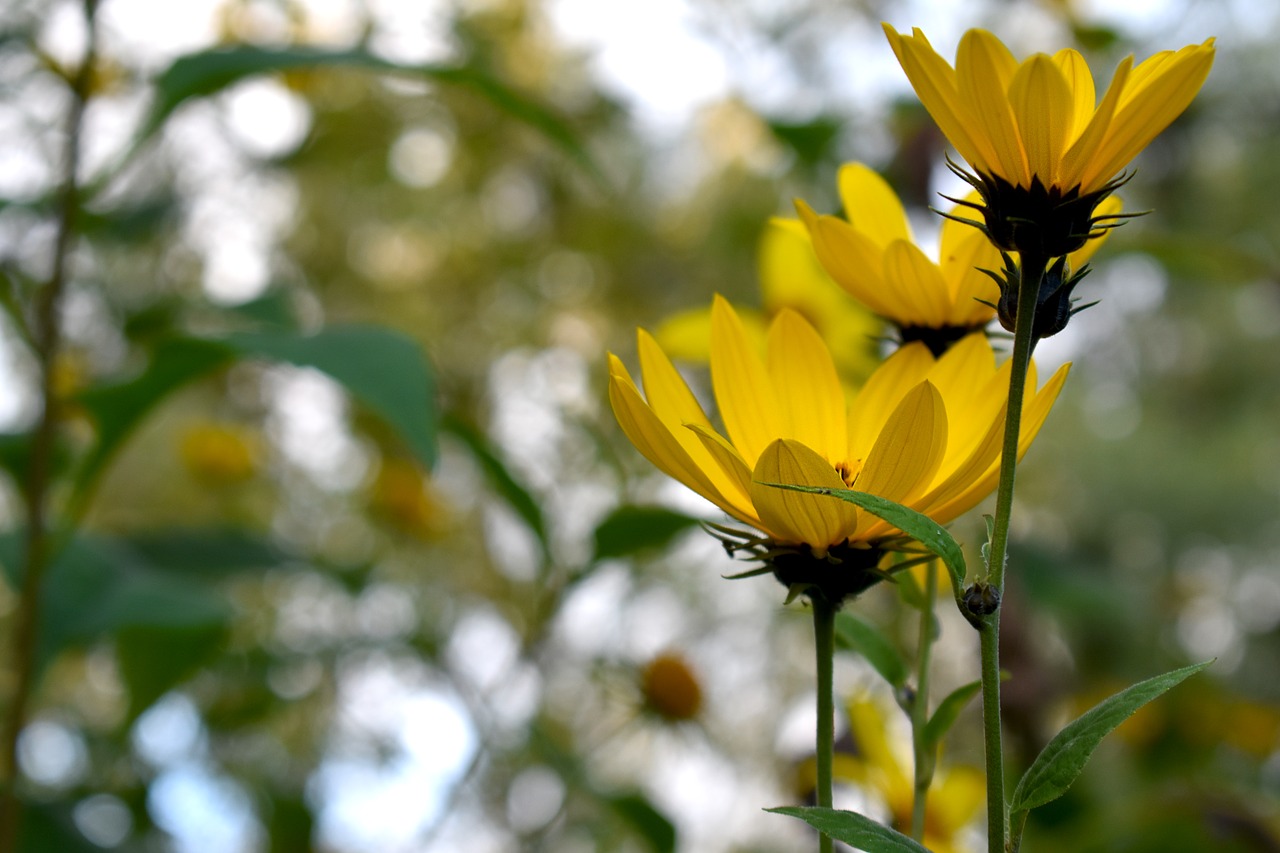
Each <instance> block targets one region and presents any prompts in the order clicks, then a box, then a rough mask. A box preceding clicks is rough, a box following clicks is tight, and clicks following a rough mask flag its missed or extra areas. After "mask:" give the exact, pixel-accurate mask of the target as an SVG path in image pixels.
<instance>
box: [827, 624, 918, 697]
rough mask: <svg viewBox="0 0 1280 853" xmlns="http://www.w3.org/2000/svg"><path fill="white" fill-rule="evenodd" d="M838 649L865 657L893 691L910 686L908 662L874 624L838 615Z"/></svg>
mask: <svg viewBox="0 0 1280 853" xmlns="http://www.w3.org/2000/svg"><path fill="white" fill-rule="evenodd" d="M836 645H837V646H839V647H840V648H842V649H849V650H851V651H854V652H857V653H858V654H860V655H862V657H863V658H865V659H866V661H867V663H869V664H871V665H872V666H873V667H875V670H876V672H878V673H880V676H881V677H882V678H883V679H884V680H885V681H887V682H889V683H890V684H892V685H893V686H894V687H901V686H902V685H904V684H906V683H907V677H908V673H909V669H908V667H907V662H906V661H904V660H903V659H902V655H900V654H898V650H897V649H896V648H894V645H893V643H891V642H889V638H888V637H886V636H885V635H884V634H882V633H881V632H880V629H878V628H876V627H875V626H874V625H872V624H871V623H869V622H864V621H862V620H861V619H859V618H858V617H857V616H854V615H853V614H852V613H837V614H836Z"/></svg>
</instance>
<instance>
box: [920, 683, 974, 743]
mask: <svg viewBox="0 0 1280 853" xmlns="http://www.w3.org/2000/svg"><path fill="white" fill-rule="evenodd" d="M981 690H982V682H981V681H971V682H969V683H968V684H965V685H963V686H961V687H957V688H956V689H955V690H952V691H951V692H950V693H948V694H947V698H945V699H943V700H942V702H940V703H939V704H938V707H937V709H936V710H935V711H934V712H933V716H932V717H930V718H929V722H927V723H925V726H924V742H925V744H928V745H933V744H938V743H941V742H942V739H943V738H944V737H946V735H947V732H948V731H950V730H951V727H952V726H953V725H955V722H956V719H957V718H958V717H959V716H960V712H961V711H963V710H964V706H965V705H968V704H969V701H970V700H971V699H973V697H974V696H976V695H977V694H978V693H979V691H981Z"/></svg>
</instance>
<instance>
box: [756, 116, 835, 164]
mask: <svg viewBox="0 0 1280 853" xmlns="http://www.w3.org/2000/svg"><path fill="white" fill-rule="evenodd" d="M843 127H844V122H843V121H842V120H840V119H839V118H836V117H835V116H818V117H817V118H815V119H813V120H812V121H806V122H800V123H792V122H784V121H770V122H769V130H771V131H772V132H773V135H774V136H775V137H776V138H777V139H778V141H779V142H781V143H782V144H784V145H786V146H787V147H788V148H790V149H791V150H792V151H794V152H795V154H796V158H797V159H798V160H799V161H800V162H801V163H802V164H803V165H805V166H810V167H812V166H817V165H819V164H821V163H823V162H825V161H826V160H828V159H830V158H831V156H832V154H833V153H834V152H835V147H836V142H837V141H838V140H839V138H840V130H841V128H843Z"/></svg>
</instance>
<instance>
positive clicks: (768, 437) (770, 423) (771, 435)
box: [711, 295, 783, 466]
mask: <svg viewBox="0 0 1280 853" xmlns="http://www.w3.org/2000/svg"><path fill="white" fill-rule="evenodd" d="M711 384H712V386H713V388H714V389H715V395H716V404H717V405H718V406H719V409H720V417H721V419H722V420H723V421H724V426H725V430H726V431H727V432H728V434H729V439H730V440H731V441H732V442H733V446H734V447H736V448H737V449H738V452H739V453H741V454H742V458H743V459H744V460H746V462H747V464H748V465H753V466H754V465H755V461H756V459H757V458H758V457H759V455H760V452H761V451H762V450H764V448H765V446H766V445H767V444H768V443H769V442H770V441H773V440H774V439H775V438H777V437H778V436H779V435H781V434H782V426H783V425H782V421H781V419H780V417H779V414H778V413H779V408H778V401H777V398H776V397H775V395H774V393H773V383H772V381H770V379H769V375H768V373H767V372H766V371H765V367H764V363H763V362H762V361H761V360H760V356H759V355H757V354H756V351H755V350H754V349H753V348H752V346H751V342H750V340H749V339H748V338H747V334H746V330H745V329H743V327H742V321H741V320H739V319H738V315H737V313H736V312H735V311H734V310H733V306H732V305H730V304H729V303H728V302H727V301H726V300H725V299H724V297H722V296H719V295H717V296H716V298H715V301H714V302H713V303H712V306H711Z"/></svg>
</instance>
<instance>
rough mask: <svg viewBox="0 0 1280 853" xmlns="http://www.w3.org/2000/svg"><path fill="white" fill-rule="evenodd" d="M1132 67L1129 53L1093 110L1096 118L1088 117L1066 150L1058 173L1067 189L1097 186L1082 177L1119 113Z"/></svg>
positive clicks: (1087, 188)
mask: <svg viewBox="0 0 1280 853" xmlns="http://www.w3.org/2000/svg"><path fill="white" fill-rule="evenodd" d="M1132 69H1133V57H1132V56H1127V57H1125V58H1124V60H1122V61H1121V62H1120V67H1118V68H1117V69H1116V73H1115V75H1114V76H1113V77H1112V78H1111V85H1110V86H1108V87H1107V91H1106V94H1104V95H1103V96H1102V103H1100V104H1098V108H1097V109H1096V110H1094V111H1093V117H1092V118H1090V119H1089V123H1088V124H1087V125H1085V128H1084V130H1083V131H1081V133H1080V136H1079V137H1078V138H1077V139H1076V141H1075V142H1073V143H1071V147H1070V148H1068V149H1067V153H1066V155H1065V156H1064V157H1063V158H1062V171H1060V172H1059V173H1058V182H1059V183H1060V184H1061V185H1062V186H1063V187H1064V188H1067V189H1070V188H1072V187H1075V186H1078V185H1079V186H1080V187H1081V192H1089V191H1091V190H1093V189H1096V187H1094V186H1093V185H1092V184H1082V183H1081V179H1082V177H1083V175H1084V172H1085V169H1087V168H1089V166H1090V164H1091V162H1092V160H1093V156H1094V154H1095V153H1096V152H1097V150H1098V146H1099V145H1101V144H1102V140H1103V139H1104V138H1105V137H1106V134H1107V129H1108V127H1109V125H1110V124H1111V119H1112V117H1113V116H1114V115H1115V112H1116V105H1117V104H1119V103H1120V95H1121V94H1122V93H1123V92H1124V88H1125V85H1126V82H1127V81H1128V79H1129V73H1130V71H1131V70H1132ZM1104 183H1105V181H1104Z"/></svg>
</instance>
